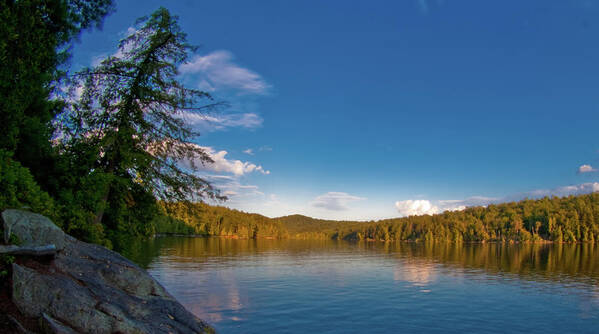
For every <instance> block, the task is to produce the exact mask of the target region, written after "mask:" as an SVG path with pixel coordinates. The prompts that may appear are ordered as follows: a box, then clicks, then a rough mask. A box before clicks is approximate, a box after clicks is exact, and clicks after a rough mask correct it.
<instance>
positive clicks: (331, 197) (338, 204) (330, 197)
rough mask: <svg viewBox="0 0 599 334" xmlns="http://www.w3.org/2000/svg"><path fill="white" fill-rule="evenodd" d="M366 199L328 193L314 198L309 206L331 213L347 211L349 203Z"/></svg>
mask: <svg viewBox="0 0 599 334" xmlns="http://www.w3.org/2000/svg"><path fill="white" fill-rule="evenodd" d="M365 199H366V198H363V197H358V196H353V195H350V194H347V193H343V192H328V193H326V194H323V195H320V196H318V197H316V198H315V199H314V200H313V201H312V202H311V205H312V206H314V207H317V208H323V209H327V210H332V211H345V210H349V207H348V204H349V203H350V202H355V201H361V200H365Z"/></svg>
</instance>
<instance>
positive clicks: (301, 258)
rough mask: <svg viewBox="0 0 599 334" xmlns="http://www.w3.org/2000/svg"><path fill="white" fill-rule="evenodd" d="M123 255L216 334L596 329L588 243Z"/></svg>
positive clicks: (244, 246) (594, 262)
mask: <svg viewBox="0 0 599 334" xmlns="http://www.w3.org/2000/svg"><path fill="white" fill-rule="evenodd" d="M127 255H128V256H129V257H131V258H133V259H134V260H135V261H137V262H138V263H140V264H141V265H142V266H145V267H146V268H147V269H148V271H149V272H150V274H151V275H152V276H154V277H155V278H156V279H157V280H158V281H160V283H162V284H163V285H164V286H165V287H166V288H167V290H168V291H169V292H170V293H171V294H173V295H174V296H175V297H176V298H177V299H178V300H179V301H181V302H182V303H183V304H184V305H185V306H186V307H187V308H188V309H189V310H191V312H193V313H194V314H196V315H197V316H198V317H200V318H202V319H204V320H206V321H208V322H209V323H210V324H211V325H213V326H214V327H215V328H216V329H217V330H218V331H219V332H220V333H306V332H308V333H394V332H397V333H399V332H402V333H463V332H469V333H473V332H485V333H506V332H512V333H515V332H518V333H520V332H521V333H523V332H527V333H599V247H598V245H497V244H481V245H468V244H466V245H454V244H445V243H437V244H424V243H366V242H364V243H350V242H342V241H339V242H337V241H300V240H232V239H222V238H185V237H161V238H156V239H153V240H150V241H146V242H142V243H135V244H133V245H132V247H131V249H130V250H129V251H128V253H127Z"/></svg>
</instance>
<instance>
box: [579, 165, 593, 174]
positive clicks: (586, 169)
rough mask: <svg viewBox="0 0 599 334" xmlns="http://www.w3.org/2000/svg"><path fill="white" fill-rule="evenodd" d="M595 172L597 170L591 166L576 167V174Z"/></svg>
mask: <svg viewBox="0 0 599 334" xmlns="http://www.w3.org/2000/svg"><path fill="white" fill-rule="evenodd" d="M596 171H597V169H596V168H593V167H592V166H591V165H582V166H580V167H578V173H592V172H596Z"/></svg>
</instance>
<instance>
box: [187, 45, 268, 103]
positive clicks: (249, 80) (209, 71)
mask: <svg viewBox="0 0 599 334" xmlns="http://www.w3.org/2000/svg"><path fill="white" fill-rule="evenodd" d="M179 72H180V73H181V74H182V75H193V74H198V75H199V79H198V87H199V88H200V89H202V90H207V91H211V92H212V91H218V90H229V91H235V92H236V93H237V94H257V95H264V94H267V93H268V91H269V90H270V88H271V86H270V85H269V84H268V83H267V82H266V81H265V80H264V79H263V78H262V77H261V76H260V75H259V74H258V73H256V72H253V71H251V70H249V69H247V68H244V67H242V66H240V65H238V64H236V63H235V62H234V57H233V54H232V53H231V52H229V51H225V50H219V51H214V52H212V53H209V54H207V55H204V56H202V55H197V56H195V57H194V58H193V59H191V61H189V62H188V63H185V64H183V65H181V66H180V67H179Z"/></svg>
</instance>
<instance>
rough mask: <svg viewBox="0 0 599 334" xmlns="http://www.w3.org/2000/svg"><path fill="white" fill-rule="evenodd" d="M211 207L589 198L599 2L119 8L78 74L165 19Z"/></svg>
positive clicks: (368, 211) (395, 206) (197, 3)
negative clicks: (204, 156) (187, 94)
mask: <svg viewBox="0 0 599 334" xmlns="http://www.w3.org/2000/svg"><path fill="white" fill-rule="evenodd" d="M161 5H162V6H165V7H166V8H168V9H169V10H170V11H171V13H173V14H175V15H178V16H179V24H180V25H181V27H182V29H183V31H185V32H186V33H187V34H188V40H189V41H190V42H191V43H192V44H195V45H199V46H200V48H199V49H198V51H197V53H196V54H194V55H192V56H191V57H190V60H189V62H188V63H186V64H183V65H182V66H180V68H179V71H180V79H181V81H182V82H184V83H185V84H186V85H187V86H188V87H191V88H199V89H202V90H204V91H208V92H210V93H211V94H212V95H213V96H214V97H215V98H216V100H218V101H226V102H227V103H228V105H229V107H227V108H221V109H220V110H217V111H213V112H210V113H208V114H206V115H203V116H202V117H189V118H188V122H189V124H190V125H191V126H192V127H194V128H195V129H198V130H199V131H200V133H201V136H200V137H198V138H196V139H194V142H195V143H196V144H198V145H200V146H202V147H204V149H205V150H206V151H207V152H208V153H209V154H210V155H211V156H212V157H213V159H214V160H215V163H214V164H213V165H210V166H204V167H203V170H202V171H201V172H200V173H201V175H202V176H203V177H205V178H207V179H208V180H210V181H211V182H213V184H214V185H216V186H217V187H219V188H220V189H221V191H222V192H223V193H224V194H225V195H227V196H228V197H229V200H228V201H226V202H224V203H221V204H222V205H225V206H228V207H231V208H235V209H240V210H243V211H247V212H256V213H261V214H264V215H266V216H270V217H276V216H283V215H289V214H304V215H308V216H312V217H317V218H326V219H352V220H371V219H382V218H390V217H399V216H406V215H414V214H433V213H439V212H442V211H444V210H459V209H463V208H464V207H466V206H472V205H487V204H490V203H499V202H505V201H513V200H520V199H523V198H538V197H543V196H550V195H556V196H565V195H569V194H579V193H588V192H592V191H598V190H599V183H598V182H599V177H598V176H599V173H598V171H597V169H596V168H599V141H598V140H597V139H598V132H597V126H598V125H599V112H598V111H599V94H598V92H599V1H597V0H555V1H551V0H530V1H511V0H506V1H480V0H460V1H457V0H402V1H374V0H373V1H347V0H345V1H332V0H331V1H299V0H297V1H292V0H289V1H280V0H273V1H228V0H222V1H203V0H181V1H164V2H162V1H153V0H146V1H119V0H116V12H115V13H113V14H111V15H110V16H109V17H107V18H106V20H105V21H104V26H103V28H102V29H101V30H93V31H91V32H85V33H84V34H82V36H81V38H80V41H79V42H78V43H76V44H75V46H74V47H73V57H72V59H71V68H72V69H73V70H76V69H79V68H82V67H85V66H91V65H93V64H97V63H98V62H99V60H101V59H102V58H103V57H105V56H107V55H111V54H114V53H115V51H116V46H117V43H118V41H119V39H121V38H123V37H124V36H126V34H127V32H128V31H130V29H131V28H133V27H134V22H135V20H136V19H137V18H138V17H140V16H144V15H148V14H150V13H152V12H153V11H154V10H156V9H157V8H158V7H160V6H161Z"/></svg>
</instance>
